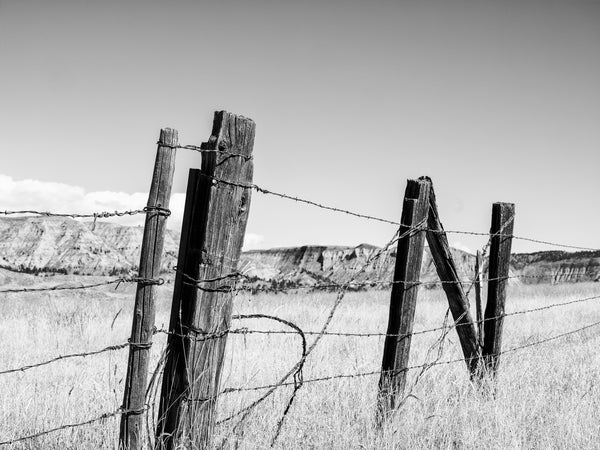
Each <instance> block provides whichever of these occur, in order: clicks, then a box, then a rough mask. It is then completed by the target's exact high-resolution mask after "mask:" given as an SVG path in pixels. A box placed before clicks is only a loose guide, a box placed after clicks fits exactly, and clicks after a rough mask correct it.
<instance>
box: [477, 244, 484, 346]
mask: <svg viewBox="0 0 600 450" xmlns="http://www.w3.org/2000/svg"><path fill="white" fill-rule="evenodd" d="M482 265H483V261H482V260H481V251H480V250H477V254H476V255H475V311H476V314H477V342H478V345H479V348H481V349H483V306H482V304H483V303H482V300H481V268H482Z"/></svg>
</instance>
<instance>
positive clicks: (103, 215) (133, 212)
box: [0, 209, 148, 219]
mask: <svg viewBox="0 0 600 450" xmlns="http://www.w3.org/2000/svg"><path fill="white" fill-rule="evenodd" d="M147 212H148V209H133V210H129V211H114V212H108V211H103V212H95V213H88V214H78V213H55V212H50V211H35V210H26V211H25V210H24V211H8V210H4V211H0V215H4V216H10V215H15V214H18V215H24V214H34V215H37V216H44V217H70V218H72V219H86V218H87V219H105V218H108V217H123V216H135V215H138V214H146V213H147Z"/></svg>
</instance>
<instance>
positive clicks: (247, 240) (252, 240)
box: [243, 233, 265, 250]
mask: <svg viewBox="0 0 600 450" xmlns="http://www.w3.org/2000/svg"><path fill="white" fill-rule="evenodd" d="M264 240H265V237H264V236H261V235H260V234H255V233H246V235H245V236H244V246H243V250H252V249H255V248H256V247H258V246H259V245H260V244H262V243H263V242H264Z"/></svg>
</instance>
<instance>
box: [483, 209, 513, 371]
mask: <svg viewBox="0 0 600 450" xmlns="http://www.w3.org/2000/svg"><path fill="white" fill-rule="evenodd" d="M514 218H515V205H514V204H513V203H494V205H493V207H492V227H491V229H490V234H491V245H490V260H489V264H488V265H489V273H488V297H487V305H486V308H485V324H484V327H483V329H484V332H483V334H484V342H483V358H484V361H485V367H486V370H487V372H489V373H491V374H492V375H493V376H495V375H496V373H497V371H498V365H499V362H500V353H501V351H502V326H503V324H504V306H505V303H506V287H507V285H508V276H509V267H510V251H511V246H512V234H513V225H514Z"/></svg>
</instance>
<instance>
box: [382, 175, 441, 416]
mask: <svg viewBox="0 0 600 450" xmlns="http://www.w3.org/2000/svg"><path fill="white" fill-rule="evenodd" d="M430 188H431V183H430V182H427V181H425V180H408V184H407V186H406V192H405V195H404V204H403V206H402V219H401V225H400V230H399V233H400V239H399V240H398V250H397V253H396V266H395V269H394V284H393V285H392V293H391V298H390V314H389V319H388V328H387V334H388V336H386V338H385V345H384V349H383V361H382V364H381V371H382V373H381V378H380V379H379V395H378V408H377V422H378V423H379V424H381V423H382V421H383V420H384V419H385V417H386V416H387V415H388V414H389V413H390V412H391V411H392V410H394V409H395V408H396V407H397V406H398V401H397V397H398V396H401V395H402V394H403V392H404V388H405V386H406V368H407V367H408V358H409V354H410V343H411V339H412V331H413V323H414V319H415V306H416V301H417V294H418V289H419V276H420V272H421V263H422V261H423V247H424V244H425V231H424V230H425V226H426V224H427V213H428V211H429V191H430ZM413 228H416V229H413Z"/></svg>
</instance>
